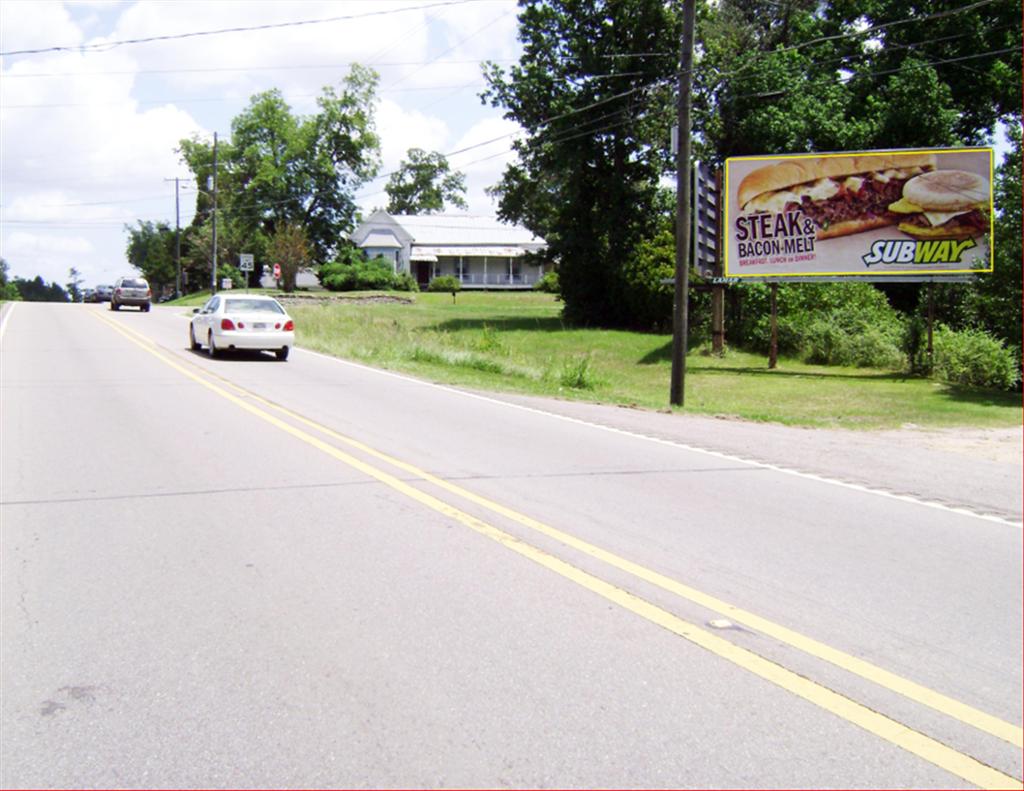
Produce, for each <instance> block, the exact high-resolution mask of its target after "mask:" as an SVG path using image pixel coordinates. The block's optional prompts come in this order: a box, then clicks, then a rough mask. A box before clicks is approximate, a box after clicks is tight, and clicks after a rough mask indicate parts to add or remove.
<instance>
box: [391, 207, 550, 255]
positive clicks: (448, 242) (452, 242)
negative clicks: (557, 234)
mask: <svg viewBox="0 0 1024 791" xmlns="http://www.w3.org/2000/svg"><path fill="white" fill-rule="evenodd" d="M393 219H394V221H395V222H396V223H397V224H398V225H399V226H401V227H402V228H403V229H404V230H405V231H407V232H408V233H409V235H410V236H412V238H413V243H414V244H417V245H445V246H456V245H481V244H485V245H491V246H494V245H502V246H506V245H532V246H537V247H542V246H543V245H544V240H543V239H539V238H538V237H536V236H534V235H533V234H532V233H530V232H529V231H528V230H527V229H526V228H523V227H522V226H520V225H509V224H508V223H503V222H501V221H500V220H499V219H498V218H497V217H489V216H486V215H474V214H396V215H394V216H393Z"/></svg>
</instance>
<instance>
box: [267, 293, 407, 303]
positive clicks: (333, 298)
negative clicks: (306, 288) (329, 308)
mask: <svg viewBox="0 0 1024 791" xmlns="http://www.w3.org/2000/svg"><path fill="white" fill-rule="evenodd" d="M275 299H277V301H278V302H282V303H285V304H292V305H312V304H314V303H318V302H323V303H330V304H332V305H341V304H345V303H349V304H351V305H355V304H360V305H368V304H378V303H388V302H391V303H398V304H400V305H411V304H413V303H414V302H415V301H416V300H415V299H413V298H412V297H399V296H394V295H391V294H363V295H356V294H353V295H344V294H329V295H328V294H288V295H285V294H282V295H280V296H278V297H275Z"/></svg>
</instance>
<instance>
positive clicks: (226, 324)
mask: <svg viewBox="0 0 1024 791" xmlns="http://www.w3.org/2000/svg"><path fill="white" fill-rule="evenodd" d="M220 328H221V329H222V330H233V329H234V328H235V322H233V321H232V320H231V319H221V320H220Z"/></svg>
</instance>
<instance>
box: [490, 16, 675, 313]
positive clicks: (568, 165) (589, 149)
mask: <svg viewBox="0 0 1024 791" xmlns="http://www.w3.org/2000/svg"><path fill="white" fill-rule="evenodd" d="M521 5H522V10H521V11H520V15H519V38H520V40H521V41H522V43H523V55H522V56H521V58H520V61H519V64H518V65H516V66H513V67H512V68H511V69H509V70H508V71H507V72H506V71H505V70H504V69H502V68H500V67H498V66H497V65H494V64H485V75H484V76H485V78H486V80H487V83H488V86H489V87H488V89H487V91H486V92H485V93H484V94H483V98H484V99H485V100H486V101H490V102H491V104H493V105H494V106H500V107H504V108H505V110H506V112H505V117H506V118H509V119H511V120H514V121H517V122H518V123H519V124H520V125H521V126H522V127H523V128H524V129H525V130H526V133H527V136H526V137H525V139H522V140H518V141H516V142H515V143H514V144H513V146H514V149H515V151H516V153H517V154H518V161H517V162H516V163H514V164H512V165H511V166H509V167H508V168H507V169H506V171H505V174H504V176H503V178H502V180H501V182H500V183H499V184H498V185H497V186H496V187H494V188H493V190H492V194H494V195H496V196H497V197H498V198H499V214H500V216H501V217H502V218H503V219H506V220H512V221H516V222H520V223H522V224H523V225H525V226H526V227H528V228H529V229H530V230H532V231H533V232H534V233H535V234H537V235H538V236H542V237H543V238H545V240H546V241H547V243H548V253H549V255H550V256H551V257H552V258H557V259H558V261H559V270H558V271H559V280H560V285H561V289H562V297H563V299H564V302H565V307H564V311H563V313H564V316H565V318H566V319H567V320H568V321H570V322H575V323H582V324H600V325H605V326H630V325H636V324H637V317H636V316H634V315H633V314H632V313H631V311H630V310H629V308H628V307H627V303H626V301H625V300H624V299H623V293H624V291H625V290H626V289H627V288H628V286H627V284H626V283H625V282H624V280H623V276H622V265H623V262H625V261H628V260H630V259H631V258H632V257H633V256H634V255H635V254H636V252H637V249H638V247H639V245H640V244H641V242H642V241H643V240H644V239H646V238H648V237H650V236H651V235H652V234H653V232H654V230H655V228H656V225H657V223H656V215H657V212H656V209H655V205H656V200H657V190H658V181H659V178H660V176H661V173H662V172H663V170H664V167H665V162H664V158H665V157H664V151H663V148H664V146H665V145H667V143H668V125H669V123H670V118H669V117H667V116H665V115H664V114H659V113H650V114H648V113H647V112H646V111H647V109H648V108H649V107H664V106H666V105H668V104H670V98H671V88H672V80H671V77H672V75H673V73H674V63H675V56H674V53H675V52H676V51H677V49H678V44H677V42H678V31H679V20H678V19H676V18H675V17H674V16H673V10H672V9H671V8H670V7H667V4H665V3H662V2H660V0H603V1H601V2H594V1H593V0H587V1H584V0H549V1H547V2H545V1H544V0H524V2H523V3H522V4H521ZM668 5H669V6H670V5H672V4H668Z"/></svg>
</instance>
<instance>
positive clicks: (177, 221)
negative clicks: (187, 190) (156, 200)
mask: <svg viewBox="0 0 1024 791" xmlns="http://www.w3.org/2000/svg"><path fill="white" fill-rule="evenodd" d="M164 181H173V182H174V263H175V265H176V266H177V268H178V276H177V279H176V280H175V281H174V297H175V299H177V298H178V297H180V296H181V204H180V202H179V200H178V182H179V181H181V179H180V178H178V177H177V176H176V177H174V178H173V179H164Z"/></svg>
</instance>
